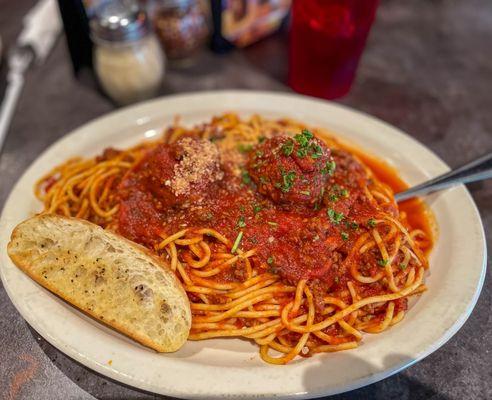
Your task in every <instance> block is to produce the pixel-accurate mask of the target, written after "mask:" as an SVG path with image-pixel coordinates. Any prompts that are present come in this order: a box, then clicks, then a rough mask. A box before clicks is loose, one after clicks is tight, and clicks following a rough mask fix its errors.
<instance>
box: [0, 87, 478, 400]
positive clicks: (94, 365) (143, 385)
mask: <svg viewBox="0 0 492 400" xmlns="http://www.w3.org/2000/svg"><path fill="white" fill-rule="evenodd" d="M252 95H253V96H262V97H265V96H272V97H279V98H289V99H291V100H293V101H296V100H302V101H306V100H307V101H308V102H314V103H317V104H322V105H323V106H325V107H329V108H332V109H333V110H335V111H342V112H344V113H348V114H352V115H355V116H357V117H359V118H363V119H365V120H367V121H369V122H371V123H372V124H374V123H375V124H377V125H380V126H381V125H382V126H385V128H386V129H389V130H391V131H392V132H393V133H394V134H396V135H398V136H399V138H400V139H402V140H403V139H404V140H406V141H411V142H413V144H414V145H417V146H418V147H419V148H420V150H422V151H424V152H426V153H427V156H430V157H431V158H433V159H434V160H435V161H436V162H439V163H440V164H441V166H442V167H443V168H447V169H449V167H448V166H447V164H446V163H444V161H443V160H441V158H440V157H438V156H437V155H436V154H435V153H434V152H433V151H432V150H431V149H429V148H428V147H426V146H425V145H423V144H422V143H420V142H419V141H418V140H416V139H415V138H413V137H412V136H410V135H407V134H405V133H404V132H403V131H401V130H400V129H399V128H397V127H395V126H393V125H391V124H389V123H387V122H385V121H383V120H380V119H379V118H376V117H374V116H371V115H369V114H367V113H365V112H362V111H358V110H355V109H352V108H350V107H348V106H345V105H343V104H339V103H332V102H326V101H323V100H319V99H314V98H310V97H306V96H300V95H296V94H290V93H282V92H268V91H250V90H219V91H206V92H190V93H184V94H177V95H171V96H163V97H160V98H157V99H153V100H150V101H146V102H143V103H139V104H136V105H132V106H128V107H124V108H122V109H119V110H115V111H112V112H110V113H107V114H104V115H102V116H99V117H97V118H95V119H92V120H90V121H88V122H86V123H84V124H83V125H81V126H79V127H77V128H75V129H74V130H72V131H70V132H69V133H68V134H66V135H64V136H62V137H60V138H59V139H58V140H56V141H55V142H53V143H52V144H51V145H50V146H48V147H47V148H46V149H45V150H44V151H43V152H41V153H40V154H39V155H38V156H37V157H36V159H35V160H33V161H32V162H31V163H30V165H29V166H28V167H27V168H26V169H25V170H24V172H23V173H22V175H21V176H20V177H19V178H18V180H17V182H16V184H15V185H14V186H13V187H12V189H11V191H10V193H9V195H8V197H7V199H6V201H5V204H4V206H3V210H2V213H1V216H0V227H1V226H3V224H4V221H5V220H6V215H5V214H6V211H7V206H8V205H9V203H10V202H11V198H12V197H13V195H14V193H15V192H16V191H18V190H19V187H20V184H21V182H22V180H23V179H24V178H25V177H26V175H28V173H29V172H30V171H31V169H32V167H33V165H34V164H35V163H36V162H37V160H39V159H41V158H44V157H45V156H46V154H49V153H50V152H51V151H53V148H55V147H56V146H58V145H59V144H60V142H63V141H67V142H68V141H70V140H72V139H73V138H74V137H76V136H77V135H78V134H80V133H81V132H84V131H87V130H88V129H89V128H91V127H92V126H96V125H98V124H101V123H104V121H106V122H108V121H110V120H111V119H118V118H122V119H125V120H128V121H127V122H130V123H133V124H134V123H135V117H136V114H138V113H140V114H141V115H143V114H145V115H148V114H149V113H148V112H147V113H145V110H152V109H153V108H154V107H155V106H156V105H157V104H159V103H161V102H166V101H173V100H183V99H187V98H196V97H207V96H211V97H221V96H224V97H233V96H252ZM231 108H234V107H233V106H232V107H231ZM237 111H238V112H241V110H240V109H239V110H237ZM127 113H128V114H135V115H134V117H131V118H125V116H127ZM122 125H123V123H122ZM461 190H462V191H463V195H464V196H465V197H466V200H467V202H468V203H469V205H470V206H472V210H473V212H474V213H476V216H477V217H478V218H477V220H478V222H479V228H480V229H479V230H480V239H481V241H480V242H481V243H480V244H481V249H482V252H483V258H482V265H481V274H480V277H479V280H478V282H477V286H476V287H475V291H474V295H473V297H472V298H471V299H470V301H469V302H468V305H467V307H466V311H465V312H464V313H462V314H461V315H460V317H459V318H458V319H456V320H455V321H454V323H453V324H452V325H451V326H450V327H449V329H448V330H447V331H445V332H444V333H443V334H442V335H441V336H440V338H439V339H438V340H436V341H435V342H433V343H432V344H431V345H429V346H427V348H426V349H425V350H424V351H421V352H420V353H419V354H418V355H417V356H416V357H414V359H412V360H410V361H402V362H401V363H399V364H394V365H392V366H391V367H389V368H388V367H386V368H385V369H384V370H383V371H382V372H378V373H373V374H371V375H369V376H368V377H362V378H360V379H358V380H355V381H353V382H351V383H349V384H346V385H344V386H343V387H342V388H337V387H335V388H334V389H333V390H322V391H318V392H305V393H303V392H299V393H290V394H287V393H283V394H280V395H279V396H278V397H279V398H308V397H310V398H312V397H320V396H324V395H327V394H330V395H331V394H337V393H341V392H345V391H349V390H354V389H357V388H360V387H363V386H366V385H369V384H372V383H374V382H377V381H379V380H382V379H384V378H386V377H389V376H391V375H394V374H396V373H398V372H400V371H401V370H403V369H405V368H407V367H409V366H411V365H413V364H415V363H416V362H418V361H420V360H422V359H423V358H425V357H427V356H428V355H429V354H431V353H433V352H434V351H436V350H437V349H438V348H440V347H441V346H443V345H444V344H445V343H446V342H447V341H448V340H449V339H450V338H451V337H452V336H454V334H456V333H457V332H458V330H459V329H460V328H461V327H462V326H463V324H464V323H465V322H466V320H467V319H468V317H469V316H470V314H471V313H472V311H473V309H474V307H475V305H476V302H477V301H478V298H479V296H480V293H481V290H482V287H483V283H484V280H485V273H486V265H487V246H486V240H485V233H484V227H483V222H482V219H481V216H480V213H479V211H478V208H477V206H476V204H475V202H474V200H473V198H472V196H471V195H470V193H469V191H468V190H467V189H466V187H462V188H461ZM2 243H3V242H2ZM1 251H2V255H3V256H4V257H3V258H2V260H1V261H2V262H0V277H1V279H2V282H3V285H4V288H5V290H6V292H7V294H8V296H9V298H10V300H11V301H12V303H13V304H14V306H15V307H16V309H17V311H18V312H19V313H20V314H21V316H22V317H23V318H24V319H25V320H26V321H27V322H28V323H29V324H30V325H31V326H33V328H34V329H36V331H38V332H39V333H40V334H41V335H42V336H43V337H44V338H45V339H46V340H47V341H48V342H49V343H51V344H52V345H53V346H54V347H56V348H57V349H59V350H60V351H62V352H63V353H64V354H67V355H68V356H69V357H71V358H72V359H74V360H76V361H77V362H79V363H81V364H83V365H85V366H87V367H88V368H90V369H93V370H95V371H96V372H98V373H101V374H102V375H105V376H108V377H110V378H112V379H115V380H117V381H119V382H122V383H124V384H127V385H131V386H134V387H137V388H139V389H143V390H147V391H151V392H155V393H162V394H167V395H170V396H176V397H182V398H186V397H189V396H190V395H191V396H193V397H194V398H209V397H210V396H221V395H232V396H233V397H248V396H249V397H252V396H254V395H253V394H252V393H243V394H241V393H239V394H233V393H204V392H202V393H196V392H193V393H190V392H187V391H183V392H179V391H162V387H161V388H156V387H152V384H150V383H148V382H144V381H139V380H135V379H133V380H132V379H129V380H122V376H121V375H119V374H118V373H117V372H115V371H113V369H111V368H107V367H106V366H105V365H102V364H100V363H98V362H97V361H94V360H89V359H87V358H85V357H84V356H83V355H82V354H79V353H77V352H75V351H73V349H71V348H70V347H67V346H66V345H64V344H63V343H62V342H60V341H59V340H57V338H56V337H52V336H50V335H44V334H43V333H44V332H40V331H39V330H38V328H39V327H38V326H36V325H37V323H36V322H35V320H34V318H33V316H31V315H29V314H28V313H26V312H24V311H25V310H22V306H21V305H20V304H18V302H17V298H15V295H14V294H13V293H11V291H10V288H9V286H8V284H7V282H6V277H5V276H4V268H5V267H4V266H3V261H5V260H4V259H5V254H4V253H6V251H5V249H4V248H2V250H1ZM25 314H27V315H25Z"/></svg>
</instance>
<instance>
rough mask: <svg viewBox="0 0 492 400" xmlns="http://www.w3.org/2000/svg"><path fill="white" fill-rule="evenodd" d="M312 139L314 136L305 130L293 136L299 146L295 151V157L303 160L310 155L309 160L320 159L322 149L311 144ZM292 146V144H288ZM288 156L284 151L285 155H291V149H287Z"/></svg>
mask: <svg viewBox="0 0 492 400" xmlns="http://www.w3.org/2000/svg"><path fill="white" fill-rule="evenodd" d="M313 138H314V135H313V134H312V133H311V132H310V131H308V130H307V129H303V130H302V132H301V133H299V134H297V135H295V136H294V140H295V141H296V142H297V144H298V145H299V148H298V149H297V151H296V154H297V157H299V158H304V157H306V156H307V155H308V154H311V158H313V159H316V158H320V157H321V156H322V155H323V148H322V147H321V146H320V145H319V144H317V143H314V142H311V139H313ZM289 143H290V144H292V146H293V144H294V143H293V142H289ZM284 146H285V145H284ZM287 150H288V154H287V153H286V152H285V150H284V154H285V155H290V154H292V150H293V148H291V147H288V149H287Z"/></svg>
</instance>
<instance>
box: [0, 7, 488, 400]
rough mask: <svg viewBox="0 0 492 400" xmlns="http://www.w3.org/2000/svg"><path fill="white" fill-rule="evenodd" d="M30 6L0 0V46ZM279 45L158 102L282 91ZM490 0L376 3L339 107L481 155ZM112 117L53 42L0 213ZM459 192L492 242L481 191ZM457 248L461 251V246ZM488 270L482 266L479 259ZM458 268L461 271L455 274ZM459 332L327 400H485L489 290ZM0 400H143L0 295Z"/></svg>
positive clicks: (196, 74)
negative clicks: (23, 185) (56, 151)
mask: <svg viewBox="0 0 492 400" xmlns="http://www.w3.org/2000/svg"><path fill="white" fill-rule="evenodd" d="M33 3H34V2H33V1H32V0H17V1H11V0H0V35H1V36H2V39H3V42H4V44H9V43H12V41H13V40H14V39H15V37H16V35H17V34H18V32H19V30H20V27H21V19H22V16H23V15H24V14H25V12H26V11H27V10H28V9H29V8H30V7H31V6H32V4H33ZM285 51H286V41H285V35H283V34H278V35H276V36H274V37H272V38H270V39H268V40H265V41H263V42H261V43H258V44H257V45H255V46H253V47H251V48H249V49H247V50H246V51H242V52H234V53H231V54H228V55H226V56H217V55H212V54H210V53H206V52H205V53H204V54H203V55H201V56H200V59H199V60H198V61H199V66H197V67H192V68H188V69H186V70H171V71H169V73H168V75H167V79H166V82H165V84H164V87H163V89H162V94H170V93H176V92H183V91H197V90H211V89H222V88H245V89H262V90H275V91H289V88H288V87H286V86H285V85H284V83H283V81H284V79H285V73H286V60H285ZM491 55H492V4H491V3H490V0H433V1H431V0H414V1H406V0H388V1H383V2H382V4H381V7H380V9H379V11H378V16H377V21H376V24H375V26H374V29H373V31H372V33H371V37H370V40H369V43H368V46H367V50H366V52H365V54H364V57H363V59H362V62H361V65H360V68H359V73H358V77H357V81H356V83H355V85H354V87H353V89H352V91H351V93H350V94H349V95H348V96H346V97H345V98H343V99H342V100H341V102H342V103H344V104H346V105H348V106H351V107H353V108H355V109H359V110H363V111H365V112H368V113H370V114H372V115H374V116H376V117H379V118H381V119H383V120H385V121H387V122H389V123H391V124H393V125H395V126H397V127H399V128H401V129H403V130H404V131H406V132H407V133H409V134H410V135H412V136H413V137H415V138H416V139H417V140H419V141H421V142H422V143H424V144H426V145H427V146H429V147H430V148H431V149H432V150H434V151H435V152H436V153H437V154H438V155H439V156H440V157H442V158H443V159H444V160H445V161H446V162H447V163H448V164H449V165H451V166H452V167H453V166H458V165H460V164H461V163H463V162H465V161H468V160H470V159H472V158H474V157H475V156H478V155H481V154H483V153H484V152H486V151H490V150H492V62H491ZM113 109H114V106H113V105H112V104H111V103H110V102H109V101H108V100H107V99H105V98H104V97H102V96H101V95H100V94H99V93H97V92H96V91H95V90H94V89H93V88H92V87H91V85H90V84H87V83H83V82H81V81H77V80H75V79H74V78H73V76H72V71H71V66H70V63H69V59H68V55H67V51H66V48H65V43H64V41H63V40H62V39H61V40H59V42H58V43H57V45H56V47H55V49H54V51H53V52H52V54H51V55H50V56H49V58H48V59H47V60H46V63H45V64H44V65H42V66H37V67H35V68H33V69H32V70H31V71H30V72H29V73H28V74H27V80H26V86H25V88H24V91H23V94H22V97H21V99H20V102H19V105H18V108H17V110H16V113H15V115H14V119H13V122H12V126H11V129H10V132H9V136H8V138H7V141H6V143H5V147H4V151H3V154H2V155H1V158H0V182H1V185H0V206H1V205H3V203H4V201H5V199H6V197H7V195H8V193H9V191H10V190H11V187H12V185H13V184H14V183H15V182H16V180H17V179H18V178H19V176H20V175H21V174H22V172H23V171H24V169H25V168H26V167H27V166H28V165H29V163H31V162H32V161H33V160H34V159H35V158H36V157H37V155H38V154H39V153H40V152H41V151H42V150H43V149H45V148H46V147H47V146H48V145H50V144H51V143H53V142H54V141H55V140H57V139H58V138H60V137H61V136H62V135H64V134H65V133H67V132H69V131H71V130H72V129H74V128H76V127H77V126H79V125H81V124H83V123H85V122H87V121H89V120H91V119H93V118H95V117H97V116H100V115H102V114H104V113H107V112H109V111H111V110H113ZM470 191H471V193H472V195H473V197H474V199H475V201H476V203H477V205H478V207H479V209H480V211H481V214H482V218H483V222H484V225H485V229H486V231H487V233H488V244H489V245H490V243H491V238H492V236H491V235H490V232H488V231H489V230H490V229H491V228H492V184H491V182H485V183H479V184H474V185H471V186H470ZM463 245H464V246H466V243H464V244H463ZM489 264H490V258H489ZM463 268H466V265H464V266H463ZM491 282H492V281H491V279H490V273H489V274H488V276H487V278H486V281H485V285H484V288H483V291H482V295H481V296H480V299H479V300H478V303H477V306H476V308H475V310H474V311H473V313H472V314H471V316H470V318H469V320H468V321H467V323H466V324H465V325H464V326H463V328H462V329H461V330H460V331H459V333H457V334H456V335H455V336H454V337H453V338H452V339H451V340H450V341H449V342H448V343H447V344H446V345H444V346H443V347H442V348H441V349H439V350H438V351H436V352H435V353H433V354H432V355H430V356H429V357H427V358H426V359H424V360H423V361H421V362H419V363H418V364H417V365H414V366H412V367H410V368H408V369H406V370H405V371H403V372H401V373H399V374H397V375H395V376H392V377H390V378H388V379H385V380H383V381H381V382H378V383H375V384H373V385H370V386H368V387H365V388H362V389H359V390H356V391H353V392H349V393H345V394H342V395H338V396H335V397H334V398H336V399H379V398H384V399H393V398H394V399H396V398H397V399H467V400H468V399H490V398H492V361H491V360H492V354H491V350H490V349H491V347H492V318H491V309H492V304H491V302H492V283H491ZM0 398H5V399H40V400H41V399H93V398H98V399H150V398H157V396H154V395H151V394H148V393H143V392H140V391H136V390H133V389H131V388H129V387H126V386H122V385H120V384H118V383H116V382H113V381H111V380H108V379H106V378H104V377H102V376H100V375H97V374H95V373H93V372H91V371H90V370H88V369H86V368H84V367H83V366H81V365H79V364H77V363H76V362H74V361H72V360H71V359H69V358H68V357H66V356H65V355H64V354H62V353H60V352H59V351H58V350H56V349H55V348H53V347H52V346H51V345H50V344H48V343H47V342H46V341H45V340H44V339H42V338H41V337H40V336H39V335H38V334H37V333H36V332H35V331H34V330H33V329H31V328H30V327H29V326H28V325H27V323H26V322H25V321H24V320H23V319H22V318H21V317H20V315H19V314H18V313H17V311H16V310H15V308H14V306H13V305H12V304H11V302H10V301H9V299H8V297H7V295H6V293H5V291H4V290H3V288H2V287H0Z"/></svg>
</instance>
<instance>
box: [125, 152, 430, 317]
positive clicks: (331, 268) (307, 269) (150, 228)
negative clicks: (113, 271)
mask: <svg viewBox="0 0 492 400" xmlns="http://www.w3.org/2000/svg"><path fill="white" fill-rule="evenodd" d="M170 146H172V145H168V144H160V145H158V146H157V148H155V149H154V150H152V151H150V152H149V154H148V155H147V156H146V157H145V158H144V159H143V160H142V161H141V162H140V163H139V164H138V165H137V166H136V167H135V168H134V169H133V170H131V171H130V172H129V173H128V174H127V175H126V177H125V178H124V179H123V181H122V183H121V184H120V186H119V195H120V211H119V224H118V229H119V231H120V233H121V234H122V235H124V236H125V237H127V238H129V239H131V240H134V241H136V242H139V243H141V244H143V245H146V246H147V247H153V246H154V245H155V244H157V243H158V242H160V241H161V240H162V238H161V235H164V236H166V235H171V234H173V233H176V232H178V231H180V230H182V229H185V228H213V229H215V230H217V231H218V232H220V233H221V234H222V235H224V236H225V237H227V238H228V239H229V241H230V242H231V243H234V242H235V240H236V239H237V238H238V235H240V233H241V232H242V239H241V241H240V243H239V246H238V247H239V248H240V249H242V250H243V251H247V250H249V249H253V248H254V249H256V254H255V256H254V257H253V262H254V264H255V267H257V268H264V269H265V270H268V271H270V272H272V273H276V274H279V275H280V276H281V278H282V279H283V281H285V282H286V283H290V284H294V285H295V284H296V283H297V282H298V281H299V280H300V279H308V280H310V281H313V282H316V283H317V286H318V287H320V288H323V290H325V293H326V290H327V289H329V288H333V289H334V290H336V289H337V287H338V286H339V287H340V288H341V287H342V285H344V284H345V283H346V282H347V281H348V280H352V278H351V276H350V272H349V271H347V270H346V269H345V267H343V265H342V264H343V263H342V261H343V260H344V259H345V258H346V257H347V255H348V254H349V253H350V250H351V248H353V246H354V243H355V241H356V240H357V239H358V238H359V237H360V235H361V234H363V233H364V232H368V231H369V230H370V220H371V219H372V218H377V216H378V213H380V212H381V211H380V210H378V209H376V208H375V207H374V206H373V205H372V204H371V203H370V202H369V201H368V200H367V197H366V196H365V195H364V190H365V188H366V187H367V186H368V185H369V184H370V179H369V178H368V176H367V174H366V172H365V170H364V168H363V166H362V165H361V164H360V162H359V161H357V159H356V158H354V157H353V156H352V155H351V153H349V152H347V151H345V150H333V151H331V154H330V157H331V158H330V160H332V161H334V162H335V163H336V168H335V170H334V173H333V174H332V175H329V176H328V177H327V178H326V181H325V182H324V183H323V185H324V186H323V191H322V197H320V201H316V202H313V201H307V202H304V203H303V202H300V203H298V202H290V203H289V202H287V203H279V202H277V201H274V200H275V199H272V197H271V196H268V195H267V194H265V193H266V192H265V191H264V190H261V191H260V190H258V186H257V184H255V181H254V180H252V179H251V177H250V175H249V174H247V173H245V172H244V171H246V168H247V161H246V160H244V162H243V163H242V164H241V165H240V167H241V170H242V171H243V172H242V173H240V174H237V173H233V169H232V168H229V167H227V166H223V168H224V175H223V178H222V179H220V180H217V181H214V182H211V183H209V184H207V185H197V186H195V187H193V190H192V191H191V193H190V194H188V195H185V196H174V195H173V194H172V193H171V191H170V190H169V189H168V187H167V186H166V185H165V184H164V182H168V180H169V179H171V178H172V174H173V168H174V167H175V165H176V163H177V162H178V160H177V159H175V158H173V154H174V153H173V151H174V150H173V149H172V148H170ZM258 146H259V145H258ZM258 146H256V147H254V148H252V149H251V150H250V151H252V152H255V151H256V152H257V151H258V149H259V148H260V147H258ZM316 151H318V150H316ZM323 151H324V150H323ZM320 154H323V155H322V156H323V157H326V159H328V158H327V157H328V153H322V152H321V151H320ZM357 156H358V157H359V158H360V159H362V160H363V162H364V163H366V165H368V166H369V167H370V168H371V169H372V171H373V172H374V174H375V175H376V177H377V178H379V179H380V180H381V181H383V182H384V183H386V184H388V185H389V186H390V187H391V188H393V190H395V191H398V190H401V189H403V188H404V187H406V185H405V183H404V182H403V181H401V179H400V178H399V177H398V175H397V174H396V172H395V171H394V170H392V169H391V168H390V167H388V166H387V165H386V164H384V163H381V162H379V161H377V160H375V159H373V158H371V157H369V156H365V155H363V154H362V153H360V152H358V153H357ZM250 160H251V156H250ZM325 161H326V160H325V159H323V162H325ZM269 162H271V160H269ZM284 164H285V163H284ZM265 170H266V171H268V168H266V169H265ZM306 185H307V186H309V183H306ZM316 185H319V182H318V181H316ZM317 188H318V186H316V190H317ZM297 194H298V193H297ZM277 197H278V196H277ZM284 197H285V196H284ZM287 200H289V199H287ZM401 210H405V211H406V212H407V214H408V223H409V224H410V225H411V226H412V227H418V228H421V229H423V230H424V231H425V232H426V233H428V234H429V237H432V232H431V223H430V222H429V214H428V213H427V211H426V209H425V207H424V205H423V203H421V202H420V201H418V200H417V201H411V202H406V203H404V204H403V205H402V206H401V207H400V211H401ZM384 211H385V212H387V213H390V214H392V215H393V216H397V215H398V212H399V210H398V209H397V208H396V207H394V206H388V207H387V209H385V210H384ZM364 261H365V267H364V268H366V271H365V272H366V274H369V275H374V274H376V273H378V271H379V270H380V266H378V265H377V264H376V259H375V258H374V259H369V258H368V259H367V260H364ZM219 279H222V280H238V279H239V280H240V278H238V276H236V275H234V271H228V272H225V273H223V274H221V276H220V278H219ZM362 290H364V291H365V292H363V293H361V294H362V295H363V296H368V295H371V294H376V293H378V292H381V291H382V290H383V288H382V287H380V286H379V284H378V283H376V284H374V285H364V288H363V289H362ZM402 304H403V303H402ZM405 304H406V303H405ZM398 307H400V306H399V303H398V304H397V308H398ZM402 307H403V305H402Z"/></svg>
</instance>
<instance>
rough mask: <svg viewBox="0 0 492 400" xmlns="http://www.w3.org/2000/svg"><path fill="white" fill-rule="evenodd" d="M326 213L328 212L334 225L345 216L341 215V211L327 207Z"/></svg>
mask: <svg viewBox="0 0 492 400" xmlns="http://www.w3.org/2000/svg"><path fill="white" fill-rule="evenodd" d="M326 213H327V214H328V217H329V218H330V221H331V223H333V224H334V225H338V224H339V223H340V222H342V220H343V219H344V218H345V215H343V213H339V212H336V211H335V210H334V209H332V208H329V209H328V210H327V211H326Z"/></svg>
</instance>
